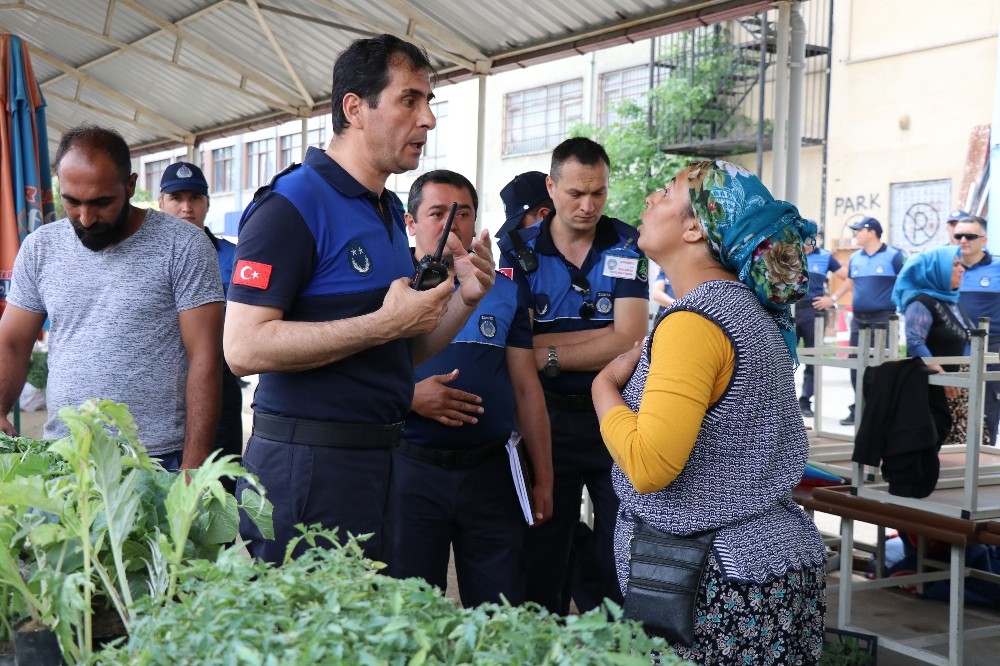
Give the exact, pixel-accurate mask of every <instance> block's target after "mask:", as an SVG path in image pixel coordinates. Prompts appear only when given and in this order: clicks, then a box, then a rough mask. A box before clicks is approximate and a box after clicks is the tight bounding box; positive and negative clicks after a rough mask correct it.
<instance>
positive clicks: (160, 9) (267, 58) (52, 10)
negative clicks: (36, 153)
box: [0, 0, 772, 154]
mask: <svg viewBox="0 0 1000 666" xmlns="http://www.w3.org/2000/svg"><path fill="white" fill-rule="evenodd" d="M271 2H272V3H273V4H267V3H266V2H262V1H261V0H242V1H239V0H170V1H169V2H164V1H162V0H22V1H21V2H2V3H0V32H10V33H12V34H14V35H18V36H19V37H21V38H22V39H24V40H25V41H26V42H27V43H28V44H29V46H30V49H31V56H32V64H33V66H34V70H35V75H36V76H37V78H38V80H39V82H40V83H41V85H42V90H43V92H44V94H45V97H46V101H47V102H48V109H47V121H48V126H49V136H50V140H54V141H58V138H59V136H60V135H61V134H62V133H63V132H64V131H65V130H66V129H67V128H69V127H72V126H74V125H77V124H79V123H81V122H84V121H90V122H95V123H98V124H102V125H108V126H112V127H115V128H116V129H118V130H119V131H121V132H122V134H123V135H124V137H125V139H126V140H127V141H128V142H129V145H130V146H132V147H133V150H134V151H135V153H136V154H141V153H143V152H149V151H152V150H159V149H161V148H166V147H169V146H174V145H178V144H184V145H189V146H190V145H197V144H198V143H200V142H201V141H203V140H205V139H207V138H211V137H213V136H219V135H221V134H227V133H234V132H239V131H243V130H245V129H249V128H253V127H261V126H265V125H267V124H271V123H275V122H283V121H286V120H288V119H291V118H295V117H307V116H310V115H314V114H315V113H317V112H320V111H323V110H325V109H328V108H329V105H330V75H331V71H332V65H333V60H334V58H335V57H336V54H337V53H339V52H340V51H341V50H342V49H343V48H345V47H346V46H347V44H348V43H350V42H351V41H352V40H354V39H356V38H358V37H365V36H370V35H373V34H378V33H383V32H388V33H391V34H394V35H397V36H399V37H401V38H404V39H408V40H410V41H413V42H416V43H418V44H420V45H422V46H423V47H424V48H426V49H427V52H428V54H429V55H430V56H431V60H432V62H433V63H434V66H435V69H436V71H437V73H438V76H439V81H440V83H444V82H449V81H451V82H454V81H459V80H462V79H466V78H469V77H470V76H474V75H475V74H489V73H492V72H498V71H504V70H509V69H513V68H517V67H524V66H527V65H529V64H533V63H536V62H541V61H544V60H550V59H553V58H558V57H562V56H566V55H574V54H579V53H584V52H588V51H592V50H595V49H598V48H603V47H606V46H610V45H613V44H619V43H625V42H630V41H635V40H638V39H643V38H647V37H651V36H653V35H656V34H662V33H665V32H670V31H675V30H682V29H687V28H691V27H694V26H696V25H701V24H703V23H711V22H715V21H720V20H725V19H728V18H733V17H736V16H742V15H746V14H750V13H753V12H756V11H760V10H762V9H765V8H767V7H768V6H770V5H771V4H772V2H771V1H769V0H499V1H497V0H492V1H490V2H484V1H482V0H271Z"/></svg>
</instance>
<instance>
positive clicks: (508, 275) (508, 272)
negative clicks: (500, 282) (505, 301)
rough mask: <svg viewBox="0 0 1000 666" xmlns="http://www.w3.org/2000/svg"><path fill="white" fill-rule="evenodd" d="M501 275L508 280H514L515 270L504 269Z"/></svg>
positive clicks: (501, 270)
mask: <svg viewBox="0 0 1000 666" xmlns="http://www.w3.org/2000/svg"><path fill="white" fill-rule="evenodd" d="M500 273H501V274H502V275H503V276H504V277H505V278H507V279H508V280H513V279H514V269H513V268H509V267H504V268H501V269H500Z"/></svg>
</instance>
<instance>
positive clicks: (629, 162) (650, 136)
mask: <svg viewBox="0 0 1000 666" xmlns="http://www.w3.org/2000/svg"><path fill="white" fill-rule="evenodd" d="M659 62H660V63H661V64H664V65H666V67H665V68H664V69H667V70H668V71H669V72H670V74H669V76H668V77H667V78H666V79H664V80H663V81H662V82H661V83H659V84H658V85H656V86H655V87H653V88H652V89H651V90H649V91H648V92H647V93H645V94H644V95H643V96H642V97H641V98H640V99H639V100H638V101H635V100H622V101H621V102H619V103H618V104H617V105H616V106H615V108H614V116H615V117H616V119H615V121H614V122H612V123H610V124H608V125H607V126H605V127H601V128H596V127H593V126H590V125H578V126H576V127H575V128H573V134H574V135H576V136H588V137H590V138H593V139H594V140H596V141H599V142H600V143H601V144H602V145H603V146H604V148H605V150H607V151H608V157H610V158H611V185H610V192H609V194H608V207H607V212H608V214H609V215H612V216H614V217H617V218H619V219H621V220H623V221H625V222H628V223H629V224H632V225H635V226H638V224H639V222H640V218H639V214H640V213H641V212H642V210H643V208H644V207H645V204H644V201H645V198H646V195H648V194H649V193H650V192H653V191H655V190H657V189H660V188H663V187H665V186H666V185H667V182H668V181H669V179H670V178H673V176H674V175H675V174H676V173H677V172H678V171H680V170H681V169H682V168H683V167H684V166H686V165H687V164H688V163H690V162H693V161H696V160H698V159H703V158H698V157H695V156H691V155H675V154H670V153H666V152H664V151H663V147H664V146H669V145H672V144H677V143H697V142H698V141H700V140H711V139H715V138H717V137H719V136H723V135H726V134H727V133H729V132H732V131H733V130H736V129H745V128H746V127H747V126H748V125H749V121H748V119H747V118H746V117H745V116H743V115H740V114H738V113H733V112H732V111H731V110H730V109H729V108H728V107H729V106H731V104H727V103H725V102H727V101H728V98H732V97H733V95H734V94H738V93H737V91H735V90H734V87H735V86H737V85H738V82H742V81H746V80H747V75H748V74H752V73H753V70H755V68H756V66H757V65H755V64H754V63H753V62H752V61H749V60H748V59H746V58H745V57H743V55H742V54H741V53H740V51H739V50H738V49H736V48H733V47H732V40H731V37H730V35H729V32H728V31H727V30H725V29H723V28H722V27H721V26H708V27H707V28H700V29H698V30H691V31H688V32H686V33H683V34H681V35H679V36H678V38H677V39H675V40H672V41H671V42H670V43H669V44H668V45H666V46H665V47H664V48H663V49H662V51H661V55H660V58H659ZM720 102H722V103H720Z"/></svg>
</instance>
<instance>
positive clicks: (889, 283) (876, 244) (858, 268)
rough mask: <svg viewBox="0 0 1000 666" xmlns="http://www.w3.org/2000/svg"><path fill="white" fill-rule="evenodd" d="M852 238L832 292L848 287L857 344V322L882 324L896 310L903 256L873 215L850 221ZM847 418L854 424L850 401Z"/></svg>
mask: <svg viewBox="0 0 1000 666" xmlns="http://www.w3.org/2000/svg"><path fill="white" fill-rule="evenodd" d="M851 229H853V230H854V240H855V242H856V243H857V245H858V247H859V248H860V249H858V250H856V251H855V252H854V253H853V254H852V255H851V258H850V259H849V260H848V273H849V274H850V277H849V278H848V279H846V280H844V281H843V282H842V283H841V285H840V286H839V287H838V288H837V291H836V293H834V295H833V302H834V303H837V302H838V301H840V299H841V298H843V296H844V294H846V293H847V292H848V291H849V290H850V289H851V288H853V289H854V294H853V296H852V298H851V309H852V311H853V314H854V316H853V317H852V318H851V346H852V347H853V346H856V345H857V344H858V330H859V326H860V325H861V324H885V323H888V321H889V317H890V316H892V315H893V314H894V313H895V312H896V308H895V306H894V305H893V304H892V288H893V286H894V285H895V284H896V276H898V275H899V271H900V270H901V269H902V268H903V262H904V261H905V260H906V258H905V256H904V255H903V252H902V250H900V249H899V248H895V247H893V246H891V245H887V244H886V243H883V242H882V223H881V222H879V221H878V220H876V219H875V218H874V217H866V218H864V219H863V220H861V221H860V222H855V223H854V224H852V225H851ZM857 381H858V373H857V372H856V371H854V370H851V386H852V387H854V388H855V389H857ZM848 409H849V410H850V413H849V414H848V415H847V418H844V419H841V420H840V424H841V425H854V405H853V404H852V405H851V406H850V407H849V408H848Z"/></svg>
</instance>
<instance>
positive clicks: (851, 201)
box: [833, 192, 882, 238]
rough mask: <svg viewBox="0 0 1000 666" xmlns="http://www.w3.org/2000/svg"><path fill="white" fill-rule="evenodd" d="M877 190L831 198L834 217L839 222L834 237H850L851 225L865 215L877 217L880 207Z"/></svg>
mask: <svg viewBox="0 0 1000 666" xmlns="http://www.w3.org/2000/svg"><path fill="white" fill-rule="evenodd" d="M880 194H881V193H879V192H871V193H869V194H855V195H853V196H843V197H836V198H835V199H834V200H833V215H834V219H835V220H837V221H838V222H840V225H841V226H840V232H839V234H837V235H836V236H834V237H837V236H839V237H840V238H850V237H851V235H852V233H853V232H852V231H851V225H852V224H854V223H855V222H860V221H861V220H862V219H864V218H866V217H874V218H875V219H878V218H879V211H881V209H882V202H881V201H880V199H879V197H880ZM879 221H880V222H881V220H879ZM833 228H835V227H833Z"/></svg>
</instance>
